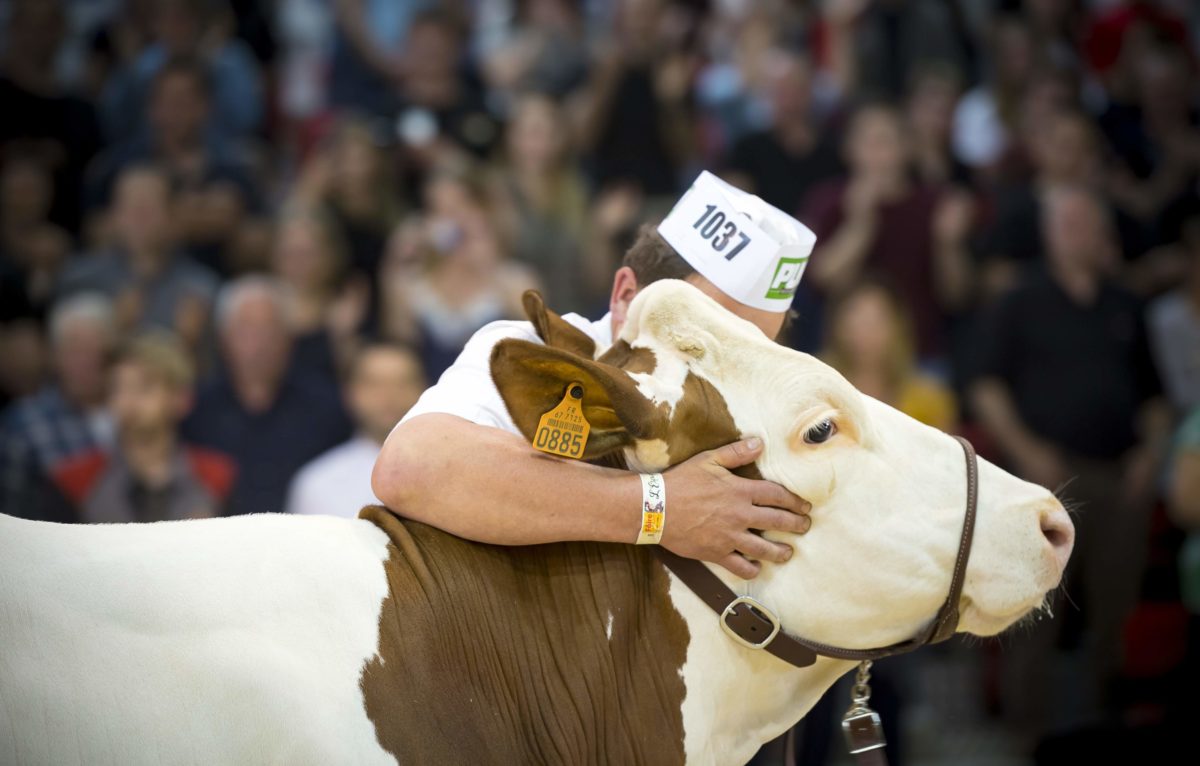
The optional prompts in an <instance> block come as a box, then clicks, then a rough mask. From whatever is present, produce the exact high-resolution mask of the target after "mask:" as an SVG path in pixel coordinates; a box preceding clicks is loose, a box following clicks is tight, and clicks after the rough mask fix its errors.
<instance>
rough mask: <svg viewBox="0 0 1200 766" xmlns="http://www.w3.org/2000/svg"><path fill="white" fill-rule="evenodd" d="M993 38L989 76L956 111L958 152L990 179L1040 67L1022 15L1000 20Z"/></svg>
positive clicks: (992, 29)
mask: <svg viewBox="0 0 1200 766" xmlns="http://www.w3.org/2000/svg"><path fill="white" fill-rule="evenodd" d="M988 35H989V40H988V46H987V47H988V52H989V54H990V55H989V56H988V61H987V65H988V70H989V71H988V74H987V76H986V77H985V79H984V81H983V82H981V83H980V84H979V85H977V86H975V87H974V88H972V89H971V90H969V91H968V92H967V93H966V94H965V95H964V96H963V98H962V99H961V100H960V101H959V102H958V106H957V107H956V108H955V110H954V153H955V155H956V156H957V157H958V159H959V160H961V161H962V162H963V163H965V164H966V165H967V166H968V167H970V168H971V169H972V170H973V171H977V172H979V173H982V174H983V175H985V176H987V175H989V174H994V173H995V172H997V171H998V170H999V167H1000V164H1001V163H1002V162H1003V160H1004V159H1005V155H1006V154H1007V152H1008V151H1009V150H1010V148H1011V146H1012V137H1013V136H1014V135H1015V133H1016V122H1017V117H1018V114H1019V109H1018V106H1019V104H1020V100H1021V97H1022V95H1023V94H1024V91H1025V86H1026V85H1027V84H1028V83H1029V82H1030V81H1031V80H1032V79H1033V76H1034V73H1035V72H1036V71H1037V68H1038V65H1039V63H1040V62H1039V61H1038V58H1037V50H1036V47H1035V45H1034V41H1033V37H1032V35H1031V33H1030V31H1029V27H1028V26H1026V25H1025V23H1024V21H1023V20H1022V19H1021V18H1020V17H1019V16H1017V15H1015V14H1011V13H1009V14H1004V15H1001V16H999V17H998V18H996V19H995V20H994V21H993V22H992V24H991V25H990V26H989V28H988Z"/></svg>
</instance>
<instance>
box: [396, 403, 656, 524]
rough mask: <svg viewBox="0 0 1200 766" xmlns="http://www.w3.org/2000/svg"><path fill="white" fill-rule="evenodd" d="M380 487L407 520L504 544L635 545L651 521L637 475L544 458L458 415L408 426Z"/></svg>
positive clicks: (398, 434)
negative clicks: (644, 518) (644, 516)
mask: <svg viewBox="0 0 1200 766" xmlns="http://www.w3.org/2000/svg"><path fill="white" fill-rule="evenodd" d="M372 487H373V488H374V490H375V494H376V496H377V497H378V498H379V499H380V500H382V501H383V502H384V503H386V504H387V506H388V507H389V508H391V509H392V510H393V511H395V512H397V513H399V514H400V515H402V516H404V517H406V518H410V519H414V520H416V521H421V522H424V523H426V524H430V525H432V526H435V527H438V528H439V529H442V530H445V531H446V532H450V533H451V534H455V535H458V536H460V537H465V538H467V539H470V540H477V541H479V542H485V543H493V544H497V545H533V544H538V543H549V542H557V541H561V540H598V541H607V542H628V543H631V542H633V541H634V540H635V539H637V533H638V526H639V523H640V521H641V512H640V506H641V483H640V482H639V480H638V479H637V477H636V476H634V475H632V474H630V473H628V472H625V471H619V470H615V469H611V468H602V467H599V466H593V465H588V464H586V463H579V462H575V461H570V460H564V459H561V458H555V457H551V456H549V455H544V454H542V453H540V452H537V451H536V450H534V449H533V448H532V447H531V446H529V444H527V443H526V442H525V440H524V439H522V438H521V437H519V436H515V435H514V434H511V433H508V432H506V431H501V430H500V429H497V428H489V427H487V426H481V425H478V424H476V423H472V422H470V421H467V420H464V419H462V418H459V417H456V416H454V415H445V414H429V415H421V416H419V417H416V418H413V419H412V420H411V421H409V422H407V423H405V424H403V425H402V426H399V427H398V428H397V429H396V430H395V431H394V432H393V433H392V435H391V436H390V437H388V440H387V442H386V443H385V444H384V447H383V450H382V452H381V453H380V456H379V459H378V460H377V461H376V464H375V471H374V474H373V476H372Z"/></svg>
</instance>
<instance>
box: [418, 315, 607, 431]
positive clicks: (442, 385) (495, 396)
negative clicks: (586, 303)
mask: <svg viewBox="0 0 1200 766" xmlns="http://www.w3.org/2000/svg"><path fill="white" fill-rule="evenodd" d="M563 319H564V320H565V321H566V322H568V323H570V324H571V325H573V326H575V327H577V328H579V329H580V330H582V331H583V332H584V333H586V334H587V335H588V337H590V338H591V339H592V340H594V341H596V352H597V355H599V354H601V353H603V352H604V351H605V350H606V349H607V348H608V347H609V346H611V345H612V320H611V318H610V315H609V314H605V315H604V317H603V318H601V319H600V320H598V321H596V322H592V321H590V320H588V319H586V318H584V317H581V316H579V315H578V314H564V315H563ZM505 338H519V339H520V340H528V341H533V342H534V343H541V342H542V340H541V338H539V337H538V334H537V330H535V329H534V328H533V324H532V323H530V322H520V321H514V320H502V321H499V322H492V323H491V324H488V325H485V326H484V327H482V328H480V329H479V331H478V332H476V333H475V334H474V335H472V336H471V339H470V340H469V341H467V345H466V346H465V347H464V348H463V350H462V353H461V354H459V355H458V359H455V360H454V364H452V365H451V366H450V367H449V369H447V370H446V371H445V372H444V373H442V377H441V378H439V379H438V382H437V383H436V384H435V385H433V386H431V387H429V388H428V389H426V390H425V393H424V394H422V395H421V398H420V399H419V400H417V403H416V405H414V406H413V408H412V409H411V410H409V411H408V414H407V415H405V416H404V418H403V419H402V420H401V421H400V423H405V422H406V421H408V420H410V419H412V418H415V417H417V416H418V415H426V414H428V413H431V412H444V413H446V414H449V415H457V416H458V417H460V418H463V419H465V420H469V421H471V422H472V423H478V424H479V425H481V426H491V427H492V428H500V429H502V430H505V431H508V432H509V433H514V434H518V435H520V433H521V432H520V431H519V430H517V426H516V424H515V423H513V420H512V418H511V417H510V416H509V414H508V408H507V407H505V406H504V400H503V399H502V398H501V397H500V391H499V390H497V389H496V384H495V383H494V382H493V381H492V372H491V368H490V366H489V364H488V363H489V362H490V360H491V357H492V349H493V348H494V347H495V345H496V344H497V343H499V342H500V341H502V340H504V339H505Z"/></svg>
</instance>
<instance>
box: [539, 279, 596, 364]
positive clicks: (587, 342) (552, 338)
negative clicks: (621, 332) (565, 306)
mask: <svg viewBox="0 0 1200 766" xmlns="http://www.w3.org/2000/svg"><path fill="white" fill-rule="evenodd" d="M521 303H522V305H523V306H524V307H525V316H527V317H529V321H530V322H532V323H533V327H534V329H536V330H537V334H538V337H539V338H541V339H542V342H543V343H545V344H546V345H547V346H549V347H551V348H561V349H562V350H564V351H570V352H571V353H572V354H577V355H579V356H582V357H583V358H584V359H593V358H595V356H596V341H594V340H592V339H591V338H590V337H588V335H587V333H585V332H584V331H583V330H580V329H579V328H578V327H575V326H574V325H572V324H571V323H570V322H568V321H566V320H565V319H563V318H562V317H560V316H559V315H558V314H555V313H554V312H553V311H551V310H550V309H548V308H546V302H545V301H544V300H542V294H541V293H539V292H538V291H537V290H526V291H525V294H524V295H522V296H521Z"/></svg>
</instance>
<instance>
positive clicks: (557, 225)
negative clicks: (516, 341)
mask: <svg viewBox="0 0 1200 766" xmlns="http://www.w3.org/2000/svg"><path fill="white" fill-rule="evenodd" d="M505 138H506V140H505V150H506V151H505V157H504V160H503V162H501V163H500V164H499V165H498V166H497V167H495V168H494V169H493V172H492V173H491V176H490V178H489V179H488V180H489V191H490V192H491V198H492V200H493V202H494V205H495V208H496V213H497V215H496V219H497V223H498V224H499V225H500V227H501V230H502V233H503V235H504V237H505V239H506V241H507V242H508V243H510V247H509V252H510V253H511V254H512V258H513V260H515V261H517V262H519V263H523V264H525V265H526V266H528V267H529V268H530V269H532V270H534V271H536V272H537V273H538V274H539V275H540V276H541V280H542V283H543V285H544V286H545V290H546V299H547V301H549V303H550V305H551V306H554V307H558V306H579V305H590V304H592V303H594V302H597V300H599V298H598V296H597V293H599V292H601V291H602V290H603V287H604V286H603V285H600V286H599V289H597V285H596V284H595V280H596V274H595V271H596V270H595V269H588V268H586V264H585V263H584V254H585V249H584V242H585V240H586V236H587V235H586V228H585V227H586V223H587V214H588V209H587V206H588V200H587V187H586V185H585V183H584V179H583V174H582V173H581V172H580V169H579V166H578V164H577V163H576V162H575V159H574V157H573V156H572V154H571V147H570V144H569V143H568V142H569V141H570V134H569V131H568V129H567V124H566V119H565V116H564V115H563V112H562V109H561V107H559V105H558V104H556V103H555V102H554V101H552V100H551V99H550V98H549V97H548V96H544V95H539V94H526V95H523V96H520V97H518V98H517V100H516V102H515V103H514V105H513V111H512V115H511V117H510V119H509V123H508V132H507V134H506V136H505ZM604 278H605V279H607V274H606V275H604Z"/></svg>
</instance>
